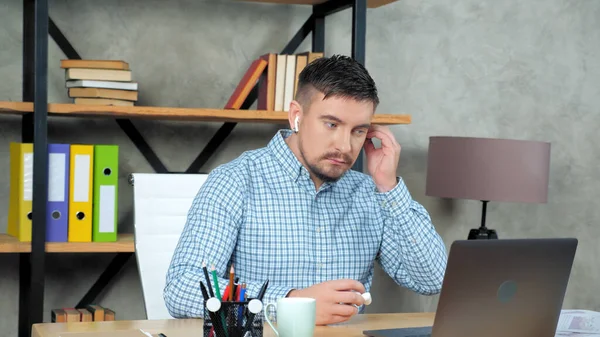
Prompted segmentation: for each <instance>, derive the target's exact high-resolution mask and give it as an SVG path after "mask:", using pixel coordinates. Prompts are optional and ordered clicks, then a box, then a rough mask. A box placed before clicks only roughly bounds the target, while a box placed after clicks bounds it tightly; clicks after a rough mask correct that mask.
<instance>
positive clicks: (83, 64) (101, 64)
mask: <svg viewBox="0 0 600 337" xmlns="http://www.w3.org/2000/svg"><path fill="white" fill-rule="evenodd" d="M60 67H61V68H63V69H68V68H89V69H118V70H129V63H127V62H125V61H120V60H60Z"/></svg>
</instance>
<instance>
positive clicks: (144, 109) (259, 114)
mask: <svg viewBox="0 0 600 337" xmlns="http://www.w3.org/2000/svg"><path fill="white" fill-rule="evenodd" d="M27 112H33V103H31V102H8V101H0V113H6V114H23V113H27ZM48 115H49V116H67V117H68V116H74V117H114V118H143V119H160V120H191V121H205V122H234V123H241V122H254V123H273V124H287V123H288V114H287V112H284V111H267V110H232V109H204V108H170V107H156V106H133V107H131V106H106V105H83V104H72V103H50V104H48ZM410 122H411V117H410V115H394V114H380V113H376V114H375V118H374V119H373V124H380V125H394V124H410Z"/></svg>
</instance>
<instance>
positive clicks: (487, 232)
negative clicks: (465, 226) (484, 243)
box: [468, 227, 498, 240]
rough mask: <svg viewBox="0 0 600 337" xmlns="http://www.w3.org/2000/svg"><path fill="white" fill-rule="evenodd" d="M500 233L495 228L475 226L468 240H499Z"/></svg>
mask: <svg viewBox="0 0 600 337" xmlns="http://www.w3.org/2000/svg"><path fill="white" fill-rule="evenodd" d="M497 239H498V233H496V230H495V229H488V228H485V227H479V228H473V229H471V230H470V231H469V237H468V240H497Z"/></svg>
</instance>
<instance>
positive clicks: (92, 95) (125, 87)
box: [61, 60, 138, 106]
mask: <svg viewBox="0 0 600 337" xmlns="http://www.w3.org/2000/svg"><path fill="white" fill-rule="evenodd" d="M61 68H62V69H65V81H66V83H65V86H66V88H67V90H68V96H69V98H72V99H73V103H75V104H87V105H117V106H133V105H134V104H135V102H137V100H138V83H137V82H134V81H133V80H132V71H131V69H130V67H129V63H127V62H125V61H121V60H61Z"/></svg>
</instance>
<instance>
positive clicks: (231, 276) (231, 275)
mask: <svg viewBox="0 0 600 337" xmlns="http://www.w3.org/2000/svg"><path fill="white" fill-rule="evenodd" d="M234 278H235V273H234V271H233V265H231V269H230V270H229V301H230V302H231V301H233V293H234V292H235V285H234V282H233V280H234Z"/></svg>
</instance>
